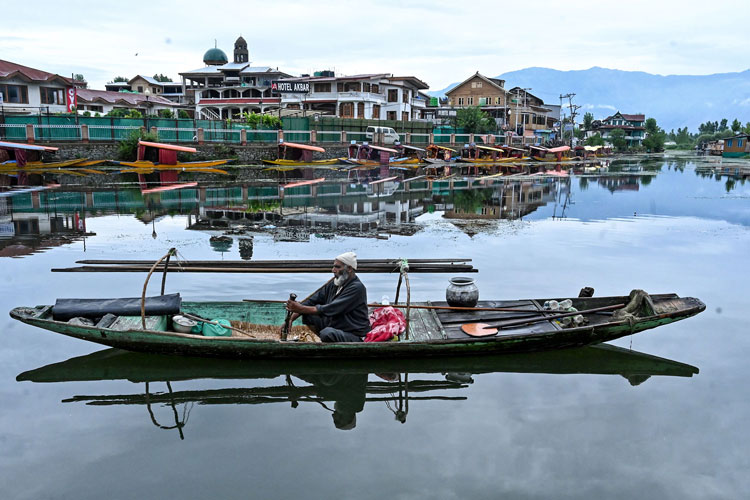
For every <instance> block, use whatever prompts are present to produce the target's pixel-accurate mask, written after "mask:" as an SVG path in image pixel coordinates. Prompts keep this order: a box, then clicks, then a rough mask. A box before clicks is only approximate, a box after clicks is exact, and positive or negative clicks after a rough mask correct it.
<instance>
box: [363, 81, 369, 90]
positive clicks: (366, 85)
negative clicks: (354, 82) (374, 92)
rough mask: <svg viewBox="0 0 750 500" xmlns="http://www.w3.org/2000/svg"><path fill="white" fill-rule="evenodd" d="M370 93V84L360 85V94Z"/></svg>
mask: <svg viewBox="0 0 750 500" xmlns="http://www.w3.org/2000/svg"><path fill="white" fill-rule="evenodd" d="M369 91H370V84H369V83H367V82H365V83H363V84H362V92H369Z"/></svg>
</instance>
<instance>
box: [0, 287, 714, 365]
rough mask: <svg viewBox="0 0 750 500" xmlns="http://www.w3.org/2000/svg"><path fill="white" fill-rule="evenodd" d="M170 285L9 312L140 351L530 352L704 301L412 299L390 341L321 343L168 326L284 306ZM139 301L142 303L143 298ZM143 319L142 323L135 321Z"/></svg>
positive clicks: (635, 327) (681, 312) (579, 342)
mask: <svg viewBox="0 0 750 500" xmlns="http://www.w3.org/2000/svg"><path fill="white" fill-rule="evenodd" d="M638 292H640V291H638ZM176 295H177V296H178V298H177V303H178V305H177V307H176V308H175V307H174V305H173V304H174V300H175V299H174V297H173V296H166V297H168V298H170V299H172V306H170V307H166V306H164V303H165V302H168V301H166V300H165V299H164V297H154V298H151V299H149V300H147V301H146V303H145V314H146V316H143V317H142V318H141V317H135V318H133V316H132V315H131V316H118V317H117V318H116V319H115V322H114V323H111V321H112V316H111V315H110V316H104V317H103V318H102V315H103V314H104V313H105V312H107V311H108V309H107V307H108V306H109V307H113V306H112V304H114V302H112V299H107V301H96V302H95V306H94V307H93V313H92V314H93V315H91V317H92V318H93V319H94V320H95V321H104V318H108V319H107V322H108V323H106V322H105V323H101V324H99V323H94V324H93V325H90V326H87V325H82V324H75V323H69V322H67V319H68V315H70V314H84V313H80V312H73V313H71V311H70V308H67V309H66V307H65V306H64V302H61V301H60V300H58V302H57V304H56V305H55V306H54V307H53V306H37V307H17V308H15V309H13V310H12V311H11V312H10V315H11V317H12V318H14V319H17V320H19V321H22V322H24V323H27V324H29V325H32V326H36V327H39V328H44V329H46V330H50V331H53V332H56V333H61V334H63V335H68V336H71V337H75V338H79V339H83V340H88V341H91V342H96V343H99V344H103V345H107V346H110V347H117V348H120V349H126V350H131V351H140V352H150V353H160V354H176V355H184V356H200V357H222V358H302V359H317V358H396V357H400V358H407V357H410V358H413V357H425V356H428V357H429V356H456V355H487V354H498V353H508V352H533V351H544V350H555V349H561V348H568V347H578V346H585V345H591V344H598V343H601V342H607V341H610V340H614V339H617V338H620V337H623V336H626V335H631V334H633V333H638V332H641V331H643V330H648V329H651V328H655V327H657V326H661V325H666V324H669V323H672V322H675V321H679V320H682V319H685V318H689V317H691V316H693V315H695V314H698V313H700V312H701V311H703V310H704V309H705V307H706V306H705V305H704V304H703V302H701V301H700V300H698V299H695V298H690V297H686V298H680V297H678V296H677V295H675V294H665V295H651V296H648V295H645V294H644V293H643V292H640V294H639V293H636V291H634V292H632V293H631V294H630V296H616V297H597V298H571V299H570V300H571V301H572V304H573V307H575V308H576V309H578V311H580V313H576V314H581V315H582V317H583V319H584V323H582V324H579V325H578V326H571V327H564V326H563V324H562V323H560V321H564V320H562V319H560V318H559V317H558V316H555V315H554V314H552V315H549V314H550V313H548V312H545V311H544V310H543V307H542V305H543V304H544V302H545V301H547V300H558V301H560V300H563V299H535V300H534V299H530V300H511V301H482V302H480V303H479V304H478V306H477V307H478V308H480V309H478V310H468V311H467V310H461V309H454V308H450V307H448V306H447V304H445V303H441V302H437V303H429V302H428V303H414V304H411V307H410V308H409V310H408V313H407V316H408V330H407V332H405V333H404V334H402V335H401V336H400V337H399V338H398V340H396V341H389V342H372V343H370V342H353V343H325V344H324V343H320V342H312V341H281V340H280V339H279V338H278V337H275V338H274V337H270V338H267V337H265V336H264V337H263V338H251V337H248V336H243V335H241V334H238V333H236V332H235V333H234V335H236V336H232V337H204V336H202V335H194V334H188V333H179V332H175V331H170V329H169V328H168V323H171V322H169V321H168V318H169V317H171V315H172V314H177V313H180V314H185V313H187V314H192V315H195V316H199V317H201V318H207V319H218V318H223V319H227V320H229V321H233V322H235V323H234V324H236V325H242V324H243V323H241V322H246V323H252V324H256V325H274V326H273V328H267V329H269V330H273V331H274V332H275V331H276V330H278V329H279V327H280V325H281V324H282V323H283V321H284V317H285V313H286V312H285V307H284V303H283V302H269V301H261V300H248V301H244V302H181V301H179V294H176ZM644 295H645V297H646V298H644ZM117 300H121V301H127V300H130V301H131V302H130V303H129V304H130V309H127V308H125V309H122V310H118V311H117V312H118V313H119V312H121V313H122V314H132V313H128V312H127V311H128V310H130V311H132V307H133V304H132V300H135V299H117ZM150 301H153V303H152V302H150ZM137 303H138V304H140V299H137ZM623 306H624V307H623ZM498 308H501V309H512V310H505V311H502V310H498ZM602 308H606V309H608V310H610V311H611V310H613V309H615V308H620V309H622V311H624V312H625V313H627V312H630V313H631V314H625V313H623V312H621V311H617V312H615V313H614V314H613V315H607V314H604V313H601V312H596V311H601V309H602ZM123 311H124V312H123ZM585 311H589V312H585ZM64 313H65V314H64ZM569 314H572V313H569ZM568 317H569V316H568ZM99 318H101V319H99ZM556 318H558V319H556ZM142 322H145V324H146V328H142V327H141V325H142V324H143V323H142ZM494 322H500V323H499V325H501V327H500V328H499V330H497V332H496V333H492V334H489V335H487V334H485V335H483V336H481V337H477V336H472V335H468V334H467V333H465V331H466V330H467V329H466V326H467V325H470V324H475V323H494ZM522 323H523V324H522ZM97 325H99V326H97ZM574 325H575V324H574Z"/></svg>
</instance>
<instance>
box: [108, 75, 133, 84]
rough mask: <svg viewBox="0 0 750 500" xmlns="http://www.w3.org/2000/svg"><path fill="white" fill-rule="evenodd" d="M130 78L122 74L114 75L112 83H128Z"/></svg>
mask: <svg viewBox="0 0 750 500" xmlns="http://www.w3.org/2000/svg"><path fill="white" fill-rule="evenodd" d="M129 81H130V80H129V79H128V78H125V77H124V76H116V77H115V78H114V80H112V83H128V82H129Z"/></svg>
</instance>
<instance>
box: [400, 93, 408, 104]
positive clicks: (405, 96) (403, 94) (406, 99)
mask: <svg viewBox="0 0 750 500" xmlns="http://www.w3.org/2000/svg"><path fill="white" fill-rule="evenodd" d="M401 99H402V100H403V101H404V103H405V104H409V91H408V90H403V91H401Z"/></svg>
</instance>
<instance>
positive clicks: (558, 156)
mask: <svg viewBox="0 0 750 500" xmlns="http://www.w3.org/2000/svg"><path fill="white" fill-rule="evenodd" d="M530 149H531V157H532V158H533V159H534V160H536V161H550V162H555V163H558V162H561V161H571V160H573V158H571V157H570V156H568V155H569V154H570V146H558V147H556V148H545V147H542V146H531V147H530Z"/></svg>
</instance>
